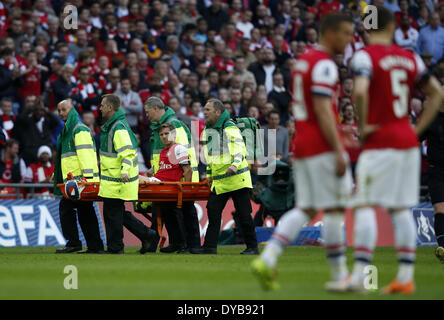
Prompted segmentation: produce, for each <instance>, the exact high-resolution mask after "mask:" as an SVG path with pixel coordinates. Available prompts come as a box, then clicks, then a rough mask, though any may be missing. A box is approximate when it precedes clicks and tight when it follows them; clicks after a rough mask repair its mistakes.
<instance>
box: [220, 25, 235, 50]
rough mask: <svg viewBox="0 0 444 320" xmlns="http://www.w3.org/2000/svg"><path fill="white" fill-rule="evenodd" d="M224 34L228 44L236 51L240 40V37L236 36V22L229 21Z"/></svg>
mask: <svg viewBox="0 0 444 320" xmlns="http://www.w3.org/2000/svg"><path fill="white" fill-rule="evenodd" d="M223 34H224V37H223V39H224V40H225V43H226V45H227V46H228V47H230V48H231V50H233V52H234V51H236V50H237V42H238V39H237V38H236V25H235V24H234V23H227V24H226V25H225V28H224V30H223Z"/></svg>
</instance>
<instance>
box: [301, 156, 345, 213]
mask: <svg viewBox="0 0 444 320" xmlns="http://www.w3.org/2000/svg"><path fill="white" fill-rule="evenodd" d="M347 159H348V156H347ZM293 174H294V179H295V188H296V204H297V207H298V208H300V209H316V210H320V209H334V208H346V207H348V206H349V200H350V193H351V190H352V175H351V171H350V167H349V166H347V171H346V173H345V174H344V176H342V177H337V176H336V159H335V155H334V153H333V152H326V153H322V154H319V155H316V156H313V157H308V158H301V159H295V160H294V161H293Z"/></svg>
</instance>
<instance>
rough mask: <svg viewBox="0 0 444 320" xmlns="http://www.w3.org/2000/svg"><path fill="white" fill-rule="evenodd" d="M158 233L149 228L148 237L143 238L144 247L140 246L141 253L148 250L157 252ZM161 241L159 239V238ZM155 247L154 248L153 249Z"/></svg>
mask: <svg viewBox="0 0 444 320" xmlns="http://www.w3.org/2000/svg"><path fill="white" fill-rule="evenodd" d="M156 236H157V233H156V231H154V230H151V229H150V230H148V235H147V237H146V239H144V240H142V248H140V250H139V252H140V254H144V253H147V252H156V249H157V242H156ZM157 241H159V240H157ZM152 248H154V250H152Z"/></svg>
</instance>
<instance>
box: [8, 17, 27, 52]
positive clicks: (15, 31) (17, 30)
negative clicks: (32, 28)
mask: <svg viewBox="0 0 444 320" xmlns="http://www.w3.org/2000/svg"><path fill="white" fill-rule="evenodd" d="M7 32H8V37H11V38H12V39H13V40H14V42H15V51H18V50H19V44H20V43H19V42H18V41H17V39H19V38H20V37H21V36H22V35H23V22H22V20H21V19H14V20H12V21H11V25H10V26H9V28H8V29H7Z"/></svg>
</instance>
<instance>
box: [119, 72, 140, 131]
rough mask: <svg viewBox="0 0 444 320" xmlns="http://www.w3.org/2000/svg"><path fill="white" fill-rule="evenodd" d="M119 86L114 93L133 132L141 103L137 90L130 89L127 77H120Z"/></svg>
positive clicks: (135, 129)
mask: <svg viewBox="0 0 444 320" xmlns="http://www.w3.org/2000/svg"><path fill="white" fill-rule="evenodd" d="M120 85H121V87H120V89H119V90H117V91H116V92H115V95H116V96H118V97H119V98H120V101H121V103H122V105H121V109H122V110H123V111H124V112H125V114H126V120H127V122H128V125H129V126H130V127H131V129H132V130H133V132H136V133H137V131H138V129H137V121H138V117H139V116H140V115H141V114H142V111H143V105H142V100H141V99H140V97H139V95H138V94H137V92H134V91H133V90H131V83H130V80H129V79H122V81H121V83H120Z"/></svg>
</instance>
